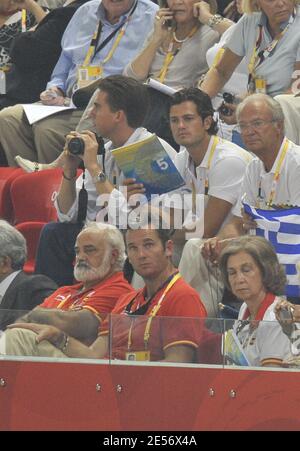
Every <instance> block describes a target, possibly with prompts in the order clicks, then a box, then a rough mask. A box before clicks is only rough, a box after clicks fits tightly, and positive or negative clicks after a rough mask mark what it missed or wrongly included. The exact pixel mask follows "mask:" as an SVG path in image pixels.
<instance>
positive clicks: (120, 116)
mask: <svg viewBox="0 0 300 451" xmlns="http://www.w3.org/2000/svg"><path fill="white" fill-rule="evenodd" d="M124 119H125V120H127V118H126V115H125V113H124V111H123V110H118V111H116V112H115V121H116V122H123V121H124Z"/></svg>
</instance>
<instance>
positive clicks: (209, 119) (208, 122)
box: [203, 116, 213, 130]
mask: <svg viewBox="0 0 300 451" xmlns="http://www.w3.org/2000/svg"><path fill="white" fill-rule="evenodd" d="M212 121H213V118H212V116H207V117H206V118H205V119H204V121H203V126H204V128H205V130H209V129H210V127H211V124H212Z"/></svg>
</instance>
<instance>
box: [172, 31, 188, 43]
mask: <svg viewBox="0 0 300 451" xmlns="http://www.w3.org/2000/svg"><path fill="white" fill-rule="evenodd" d="M189 37H190V34H188V35H187V36H186V37H185V38H184V39H178V38H177V37H176V34H175V30H173V39H174V41H175V42H177V43H178V44H182V43H183V42H186V41H187V40H188V39H189Z"/></svg>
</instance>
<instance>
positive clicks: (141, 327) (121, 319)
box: [100, 278, 207, 361]
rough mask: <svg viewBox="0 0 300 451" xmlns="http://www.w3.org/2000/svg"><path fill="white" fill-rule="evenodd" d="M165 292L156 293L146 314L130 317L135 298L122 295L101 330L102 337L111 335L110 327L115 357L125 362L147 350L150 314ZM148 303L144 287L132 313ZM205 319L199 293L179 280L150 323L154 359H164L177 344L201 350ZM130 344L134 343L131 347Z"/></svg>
mask: <svg viewBox="0 0 300 451" xmlns="http://www.w3.org/2000/svg"><path fill="white" fill-rule="evenodd" d="M164 290H165V287H163V288H162V289H161V290H159V291H158V292H157V293H156V294H155V296H154V298H153V299H152V300H151V302H150V303H149V305H148V307H147V311H146V313H145V314H144V315H140V316H131V315H127V314H126V313H125V308H126V306H127V305H128V304H129V303H130V301H131V300H132V299H133V298H134V295H133V294H132V293H129V294H127V295H125V296H122V298H121V299H120V300H119V301H118V303H117V305H116V307H115V308H114V309H113V311H112V312H111V313H112V314H111V315H110V316H111V324H110V326H109V320H108V319H107V320H106V321H105V322H104V323H103V326H102V327H101V331H100V335H105V334H108V332H109V329H110V327H111V343H112V357H113V358H115V359H124V358H125V354H126V352H128V351H132V352H137V351H143V350H144V349H145V344H144V334H145V329H146V327H147V322H148V319H149V314H150V312H151V311H152V309H153V307H154V306H155V305H157V304H158V302H159V300H160V298H161V296H162V294H163V293H164ZM145 303H146V300H145V288H143V289H141V290H139V291H137V293H136V297H135V299H134V302H133V304H132V306H131V312H134V311H135V310H136V309H137V308H138V306H139V307H141V306H142V305H144V304H145ZM206 316H207V314H206V310H205V307H204V305H203V304H202V302H201V300H200V297H199V295H198V293H197V292H196V291H195V290H194V289H193V288H192V287H190V286H189V285H188V284H187V283H186V282H185V281H184V279H183V278H180V279H179V280H177V281H176V282H175V284H174V285H173V286H172V288H171V289H170V290H169V291H168V292H167V293H166V295H165V298H164V300H163V302H162V304H161V307H160V309H159V310H158V312H157V314H156V316H155V317H154V318H153V320H152V322H151V326H150V331H149V332H150V337H149V341H148V349H149V350H150V353H151V360H152V361H157V360H162V359H163V358H164V350H166V349H167V348H169V347H171V346H174V345H180V344H185V345H189V346H192V347H194V348H198V344H199V342H200V340H201V335H202V329H203V319H202V318H205V317H206ZM130 329H131V332H130ZM129 335H131V337H129ZM128 341H131V346H130V348H129V346H128ZM128 348H129V349H128Z"/></svg>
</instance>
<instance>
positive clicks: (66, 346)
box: [0, 309, 300, 369]
mask: <svg viewBox="0 0 300 451" xmlns="http://www.w3.org/2000/svg"><path fill="white" fill-rule="evenodd" d="M67 313H69V312H64V311H57V310H55V311H53V310H51V311H49V310H48V309H45V310H42V309H38V310H33V311H31V312H26V311H20V310H0V356H1V358H9V357H22V358H23V359H25V358H27V359H30V358H32V357H34V358H42V359H44V360H45V359H46V360H49V359H50V360H51V359H53V358H54V359H55V361H57V360H60V361H64V362H66V361H67V362H70V361H73V360H74V359H76V361H77V360H78V359H80V362H82V363H84V362H88V363H90V362H91V361H93V363H106V364H107V363H117V364H127V365H128V364H132V365H149V364H151V365H166V364H167V365H173V366H174V365H175V366H182V365H194V366H195V365H198V366H199V365H200V366H201V365H216V366H219V367H220V366H221V367H222V366H225V367H229V366H231V367H244V368H259V367H260V368H267V367H271V368H275V367H279V368H281V369H284V368H293V369H300V323H291V321H285V322H281V323H279V322H278V321H249V320H245V321H244V320H223V319H212V318H208V319H201V318H187V317H186V318H183V317H162V316H155V317H150V316H142V315H141V316H133V315H124V314H123V315H109V317H108V318H107V319H106V320H105V321H104V322H103V323H102V324H101V327H100V328H99V327H98V324H96V322H93V321H92V323H90V324H89V323H86V320H85V318H84V317H83V320H82V321H83V322H82V324H80V325H78V324H76V325H75V326H74V329H73V330H74V331H76V333H77V339H78V340H77V341H74V339H73V336H74V335H73V334H71V333H70V332H68V335H69V337H68V339H67V337H63V340H64V341H61V340H60V341H59V343H56V342H55V340H54V339H53V340H51V334H50V336H47V337H46V338H48V340H47V339H44V340H42V341H40V343H37V340H36V338H37V335H39V334H41V333H45V328H46V331H47V333H48V329H49V326H47V323H49V322H50V321H49V314H51V315H52V314H53V315H56V320H57V321H59V322H60V324H61V325H62V324H64V316H65V315H66V314H67ZM16 322H17V323H19V322H22V323H25V324H23V325H22V327H21V328H13V329H11V328H7V326H8V325H9V324H13V323H16ZM29 323H33V324H32V325H30V324H29ZM57 324H59V323H57ZM26 327H28V328H29V330H28V329H26ZM47 328H48V329H47ZM99 332H100V335H98V334H99ZM49 333H50V332H49ZM74 334H75V333H74ZM52 338H53V337H52Z"/></svg>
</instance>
